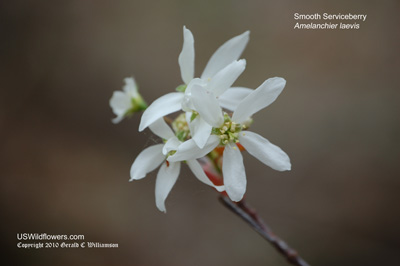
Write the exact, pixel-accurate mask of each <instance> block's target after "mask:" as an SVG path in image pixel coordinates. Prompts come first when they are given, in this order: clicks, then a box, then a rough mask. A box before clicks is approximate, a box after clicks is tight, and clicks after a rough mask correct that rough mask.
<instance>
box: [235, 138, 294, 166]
mask: <svg viewBox="0 0 400 266" xmlns="http://www.w3.org/2000/svg"><path fill="white" fill-rule="evenodd" d="M239 142H240V144H242V145H243V147H244V148H245V149H246V150H247V151H248V152H249V153H250V154H251V155H253V156H254V157H256V158H257V159H258V160H260V161H261V162H262V163H264V164H266V165H268V166H269V167H271V168H272V169H274V170H277V171H286V170H290V169H291V164H290V159H289V156H288V155H287V154H286V153H285V152H284V151H283V150H282V149H281V148H279V147H278V146H276V145H274V144H272V143H271V142H269V141H268V140H267V139H265V138H263V137H262V136H260V135H258V134H256V133H253V132H250V131H243V132H240V133H239Z"/></svg>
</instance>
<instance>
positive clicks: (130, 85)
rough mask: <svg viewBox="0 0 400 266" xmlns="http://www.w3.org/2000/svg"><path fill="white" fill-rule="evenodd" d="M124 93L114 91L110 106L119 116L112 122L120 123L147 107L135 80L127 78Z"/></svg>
mask: <svg viewBox="0 0 400 266" xmlns="http://www.w3.org/2000/svg"><path fill="white" fill-rule="evenodd" d="M124 81H125V85H124V87H123V89H122V90H123V91H114V93H113V95H112V97H111V99H110V106H111V108H112V111H113V112H114V114H115V115H116V116H117V117H115V118H114V119H113V120H112V122H113V123H115V124H116V123H119V122H120V121H121V120H122V119H123V118H124V117H125V116H126V115H129V114H132V113H134V112H137V111H139V110H144V109H145V108H146V107H147V105H146V103H145V102H144V100H143V98H142V96H141V95H140V94H139V92H138V89H137V85H136V82H135V80H134V79H133V78H125V79H124Z"/></svg>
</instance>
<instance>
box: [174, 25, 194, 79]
mask: <svg viewBox="0 0 400 266" xmlns="http://www.w3.org/2000/svg"><path fill="white" fill-rule="evenodd" d="M178 62H179V66H180V68H181V76H182V80H183V82H185V84H188V83H189V82H190V81H191V80H192V79H193V77H194V38H193V34H192V32H191V31H190V30H188V29H186V27H185V26H183V47H182V52H181V53H180V55H179V58H178Z"/></svg>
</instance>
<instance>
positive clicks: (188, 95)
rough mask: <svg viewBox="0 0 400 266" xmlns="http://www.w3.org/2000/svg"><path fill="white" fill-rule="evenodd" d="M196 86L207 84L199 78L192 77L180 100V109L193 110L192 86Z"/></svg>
mask: <svg viewBox="0 0 400 266" xmlns="http://www.w3.org/2000/svg"><path fill="white" fill-rule="evenodd" d="M196 86H203V87H205V86H207V82H206V81H204V80H202V79H199V78H195V79H192V81H190V82H189V84H188V85H187V87H186V90H185V96H184V97H183V100H182V110H183V111H185V112H191V111H192V110H194V106H193V103H192V88H193V87H196Z"/></svg>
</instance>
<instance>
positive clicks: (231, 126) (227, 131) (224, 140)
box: [212, 114, 244, 145]
mask: <svg viewBox="0 0 400 266" xmlns="http://www.w3.org/2000/svg"><path fill="white" fill-rule="evenodd" d="M224 120H225V121H224V123H223V124H222V126H221V127H220V128H213V130H212V133H213V134H214V135H217V136H218V137H219V139H220V144H221V145H226V144H228V143H238V142H239V132H240V131H242V129H244V126H242V125H241V124H238V123H235V122H233V121H232V120H231V118H230V117H229V116H228V115H227V114H224Z"/></svg>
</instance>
